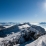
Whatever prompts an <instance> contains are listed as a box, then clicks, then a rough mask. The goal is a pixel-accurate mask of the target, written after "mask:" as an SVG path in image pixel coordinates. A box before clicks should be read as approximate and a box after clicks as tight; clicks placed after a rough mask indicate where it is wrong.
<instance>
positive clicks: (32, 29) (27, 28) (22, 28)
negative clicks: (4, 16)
mask: <svg viewBox="0 0 46 46" xmlns="http://www.w3.org/2000/svg"><path fill="white" fill-rule="evenodd" d="M44 34H45V29H44V28H42V27H40V26H36V25H31V24H30V23H23V24H18V25H14V26H12V27H9V28H6V29H4V30H1V31H0V37H1V36H2V37H3V36H4V38H3V40H2V41H0V42H1V43H0V45H2V46H3V45H4V46H5V45H7V46H11V45H12V46H13V45H16V44H22V43H24V42H27V41H28V40H36V39H37V38H39V37H40V36H42V35H44ZM5 35H7V36H6V37H5Z"/></svg>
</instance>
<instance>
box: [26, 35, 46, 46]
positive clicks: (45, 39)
mask: <svg viewBox="0 0 46 46" xmlns="http://www.w3.org/2000/svg"><path fill="white" fill-rule="evenodd" d="M25 46H46V35H43V36H41V37H39V38H38V39H37V40H35V41H34V42H32V43H30V44H27V45H25Z"/></svg>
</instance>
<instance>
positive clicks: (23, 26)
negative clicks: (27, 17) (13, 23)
mask: <svg viewBox="0 0 46 46" xmlns="http://www.w3.org/2000/svg"><path fill="white" fill-rule="evenodd" d="M18 27H19V28H20V29H22V28H27V27H30V26H29V25H28V24H25V25H22V26H18Z"/></svg>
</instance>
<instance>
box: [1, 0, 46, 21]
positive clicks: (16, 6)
mask: <svg viewBox="0 0 46 46" xmlns="http://www.w3.org/2000/svg"><path fill="white" fill-rule="evenodd" d="M42 21H46V0H0V22H42Z"/></svg>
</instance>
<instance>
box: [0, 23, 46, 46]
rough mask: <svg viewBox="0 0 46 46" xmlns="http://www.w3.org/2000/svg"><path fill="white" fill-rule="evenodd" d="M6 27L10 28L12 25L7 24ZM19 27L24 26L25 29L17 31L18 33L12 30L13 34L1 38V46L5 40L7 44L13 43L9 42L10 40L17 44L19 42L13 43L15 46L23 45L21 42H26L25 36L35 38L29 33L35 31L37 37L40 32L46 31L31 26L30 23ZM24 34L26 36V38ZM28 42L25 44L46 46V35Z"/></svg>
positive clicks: (27, 45) (28, 45) (26, 45)
mask: <svg viewBox="0 0 46 46" xmlns="http://www.w3.org/2000/svg"><path fill="white" fill-rule="evenodd" d="M12 26H13V25H12ZM5 27H6V28H9V27H11V26H5ZM18 27H19V29H20V30H21V29H22V28H24V29H23V30H22V31H19V32H17V33H14V32H12V34H9V35H7V36H6V37H4V38H0V46H1V42H2V41H4V42H3V43H5V44H11V43H9V41H10V42H12V43H13V42H15V44H16V42H17V44H16V45H13V46H21V44H20V43H25V38H28V36H30V37H29V38H33V37H31V35H29V34H31V32H35V34H34V36H35V37H36V36H37V35H38V34H39V33H40V34H42V33H43V32H44V31H43V32H42V31H39V30H37V29H35V28H33V27H31V26H30V25H28V24H24V25H21V26H18ZM36 27H37V26H36ZM39 29H41V28H39ZM30 31H31V32H30ZM43 34H44V33H43ZM23 36H25V38H24V37H23ZM33 39H34V38H33ZM26 42H27V43H28V41H26ZM27 43H26V44H25V45H24V46H46V35H43V36H41V37H39V38H38V39H36V40H35V41H33V42H31V41H30V43H28V44H27ZM22 45H23V44H22Z"/></svg>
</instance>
